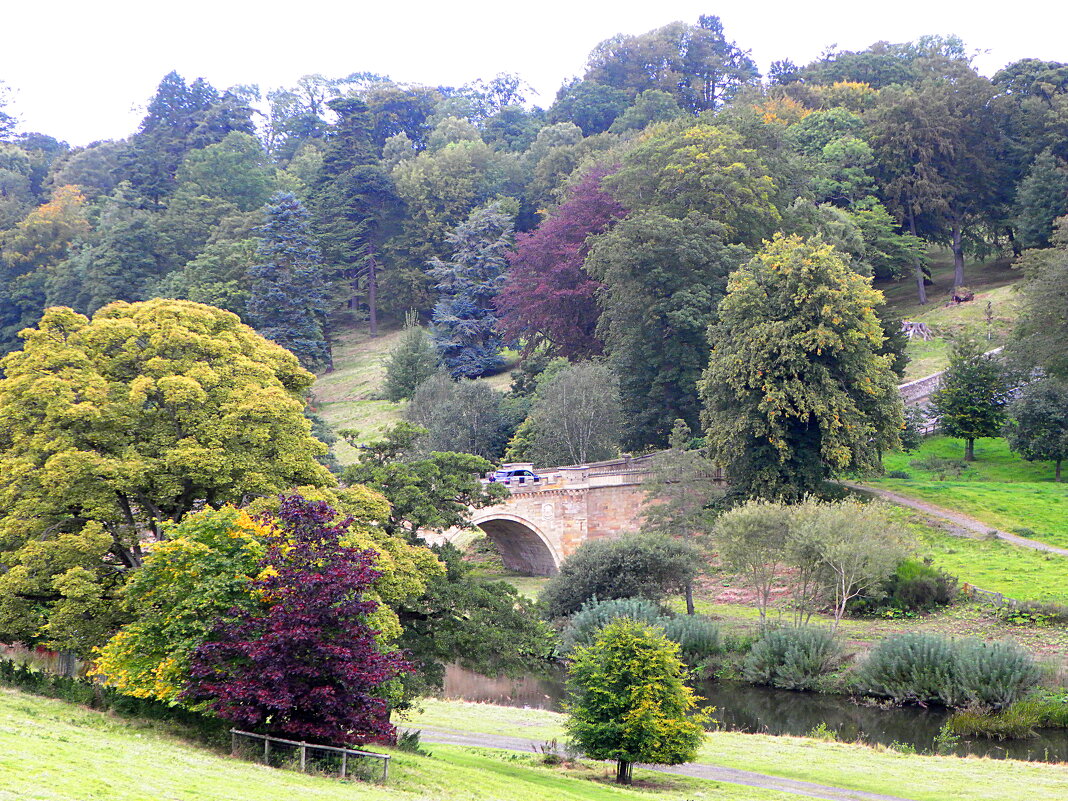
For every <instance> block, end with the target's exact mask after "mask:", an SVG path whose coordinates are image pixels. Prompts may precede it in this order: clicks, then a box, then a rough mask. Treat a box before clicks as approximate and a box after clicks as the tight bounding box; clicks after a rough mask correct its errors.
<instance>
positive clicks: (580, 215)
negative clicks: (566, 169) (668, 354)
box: [496, 166, 626, 358]
mask: <svg viewBox="0 0 1068 801" xmlns="http://www.w3.org/2000/svg"><path fill="white" fill-rule="evenodd" d="M608 171H609V170H608V168H607V167H603V166H600V167H596V168H594V169H593V170H591V171H590V172H588V173H586V175H585V176H584V177H583V178H582V180H581V181H580V182H579V183H578V184H577V185H576V186H575V188H574V189H573V190H572V191H571V193H570V195H569V196H568V199H567V200H566V201H564V202H563V203H562V204H560V206H559V207H557V208H556V209H555V210H553V211H552V213H550V214H549V216H548V217H547V218H546V219H545V221H544V222H543V223H542V224H541V225H539V226H538V227H537V228H536V229H535V230H534V231H532V232H530V233H527V234H520V235H519V236H518V237H516V244H515V250H514V251H513V252H512V253H511V254H510V255H509V263H510V268H509V270H508V274H507V276H506V277H505V281H504V286H503V287H502V288H501V291H500V294H499V295H498V296H497V299H496V304H497V309H498V311H499V313H500V320H499V321H498V326H499V327H500V329H501V330H502V331H503V333H504V335H505V337H507V338H508V339H510V340H512V339H514V340H520V339H522V340H525V341H526V344H527V347H528V348H532V347H534V346H536V345H538V344H541V343H543V342H544V343H546V344H547V345H548V347H549V349H550V350H551V351H552V352H553V353H554V354H557V355H560V356H566V357H568V358H583V357H589V356H595V355H597V354H599V353H600V352H601V349H602V343H601V341H600V340H599V339H598V338H597V333H596V332H597V320H598V318H599V317H600V309H599V308H598V306H597V292H598V290H599V289H600V287H601V284H599V283H598V282H597V281H596V280H594V279H593V278H592V277H591V276H590V275H589V273H587V272H586V270H585V268H584V267H583V262H584V261H585V259H586V255H587V254H588V253H589V250H590V244H591V241H592V239H591V238H592V237H594V236H596V235H597V234H601V233H604V232H605V231H606V230H608V229H609V228H610V227H611V226H612V225H614V224H615V223H616V221H617V220H619V219H620V218H621V217H623V215H624V214H626V209H624V208H623V206H621V205H620V204H619V203H617V202H616V201H615V200H613V199H612V197H611V196H610V195H609V194H608V193H607V192H605V191H604V190H603V189H601V181H602V179H603V178H604V176H605V175H606V174H607V173H608Z"/></svg>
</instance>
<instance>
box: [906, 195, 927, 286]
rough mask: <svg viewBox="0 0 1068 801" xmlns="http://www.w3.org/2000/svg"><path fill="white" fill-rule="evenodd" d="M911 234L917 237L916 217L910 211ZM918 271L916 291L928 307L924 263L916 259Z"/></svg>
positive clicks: (915, 266) (915, 267)
mask: <svg viewBox="0 0 1068 801" xmlns="http://www.w3.org/2000/svg"><path fill="white" fill-rule="evenodd" d="M909 233H910V234H912V235H913V236H916V215H915V214H913V212H912V210H911V209H910V210H909ZM913 267H914V269H915V271H916V291H917V292H918V293H919V296H920V305H921V306H926V305H927V287H925V286H924V285H923V262H921V261H920V260H919V259H916V263H915V264H914V265H913Z"/></svg>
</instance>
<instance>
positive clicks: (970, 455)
mask: <svg viewBox="0 0 1068 801" xmlns="http://www.w3.org/2000/svg"><path fill="white" fill-rule="evenodd" d="M964 443H965V444H964V461H966V462H974V461H975V440H974V439H966V440H964Z"/></svg>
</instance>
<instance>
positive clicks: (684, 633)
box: [660, 615, 723, 665]
mask: <svg viewBox="0 0 1068 801" xmlns="http://www.w3.org/2000/svg"><path fill="white" fill-rule="evenodd" d="M660 625H661V627H662V628H663V629H664V635H665V636H666V637H667V638H668V639H669V640H671V641H672V642H677V643H678V644H679V649H680V650H681V652H682V659H683V661H684V662H686V663H687V664H689V665H695V664H697V663H698V662H700V661H701V660H703V659H707V658H708V657H710V656H715V655H716V654H719V653H722V652H723V647H722V645H721V644H720V640H719V626H717V625H716V624H715V623H713V622H712V621H711V620H709V619H708V618H707V617H703V616H700V615H678V616H676V617H672V618H668V619H667V620H665V621H664V622H663V623H661V624H660Z"/></svg>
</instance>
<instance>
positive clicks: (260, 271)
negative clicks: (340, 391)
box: [248, 192, 333, 369]
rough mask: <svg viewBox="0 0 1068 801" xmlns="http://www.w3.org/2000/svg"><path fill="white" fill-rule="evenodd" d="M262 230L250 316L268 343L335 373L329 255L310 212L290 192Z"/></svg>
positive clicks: (275, 202)
mask: <svg viewBox="0 0 1068 801" xmlns="http://www.w3.org/2000/svg"><path fill="white" fill-rule="evenodd" d="M265 212H266V215H267V221H266V223H265V224H264V225H263V226H262V227H261V228H260V229H259V231H258V233H259V236H260V246H259V250H258V256H259V263H258V264H256V265H255V266H253V267H252V268H251V269H250V270H249V277H250V279H251V287H250V297H249V301H248V313H249V318H250V320H251V321H252V324H253V325H254V326H255V327H256V330H257V331H259V332H260V333H261V334H262V335H263V336H264V337H266V338H267V339H270V340H273V341H274V342H277V343H278V344H279V345H281V346H282V347H283V348H286V349H287V350H290V351H292V352H293V353H294V354H295V355H296V356H297V358H298V359H300V362H301V364H303V365H304V366H305V367H326V368H327V369H332V367H333V362H332V358H331V354H330V344H329V342H328V341H327V335H326V311H327V288H326V281H325V280H324V270H325V268H324V265H323V257H322V254H321V253H320V251H319V248H318V246H316V244H315V243H314V242H313V240H312V237H311V232H310V230H309V227H308V212H307V211H306V210H305V209H304V206H303V205H302V204H301V202H300V201H299V200H297V198H296V197H295V196H294V195H293V194H291V193H289V192H280V193H278V194H277V195H275V196H274V197H273V198H271V201H270V202H269V203H268V204H267V206H266V208H265Z"/></svg>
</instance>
